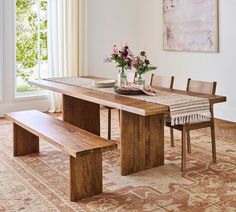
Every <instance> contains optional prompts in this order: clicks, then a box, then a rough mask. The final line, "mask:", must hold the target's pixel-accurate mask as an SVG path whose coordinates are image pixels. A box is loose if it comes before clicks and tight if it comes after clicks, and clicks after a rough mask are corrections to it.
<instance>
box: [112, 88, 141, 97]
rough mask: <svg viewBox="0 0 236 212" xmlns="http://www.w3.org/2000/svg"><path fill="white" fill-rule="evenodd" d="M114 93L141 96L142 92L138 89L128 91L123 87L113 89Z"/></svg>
mask: <svg viewBox="0 0 236 212" xmlns="http://www.w3.org/2000/svg"><path fill="white" fill-rule="evenodd" d="M114 91H115V92H116V93H118V94H120V95H140V94H143V91H142V90H140V89H138V88H137V89H130V90H129V89H128V88H124V87H115V88H114Z"/></svg>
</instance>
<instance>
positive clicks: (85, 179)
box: [69, 152, 102, 201]
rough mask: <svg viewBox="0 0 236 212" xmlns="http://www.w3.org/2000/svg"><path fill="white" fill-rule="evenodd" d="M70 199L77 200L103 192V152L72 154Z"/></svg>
mask: <svg viewBox="0 0 236 212" xmlns="http://www.w3.org/2000/svg"><path fill="white" fill-rule="evenodd" d="M69 167H70V171H69V172H70V180H69V181H70V182H69V188H70V191H69V192H70V200H71V201H77V200H80V199H82V198H86V197H91V196H93V195H96V194H100V193H102V153H101V152H93V153H92V154H87V155H83V156H82V157H80V158H79V159H78V158H74V157H72V156H70V166H69Z"/></svg>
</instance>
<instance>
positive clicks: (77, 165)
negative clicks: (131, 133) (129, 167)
mask: <svg viewBox="0 0 236 212" xmlns="http://www.w3.org/2000/svg"><path fill="white" fill-rule="evenodd" d="M5 116H6V118H8V119H10V120H11V121H12V122H13V136H14V137H13V152H14V156H23V155H27V154H31V153H35V152H39V137H40V138H41V139H43V140H44V141H47V142H49V143H50V144H52V145H54V146H56V147H58V148H59V149H61V150H63V151H64V152H65V153H67V154H69V155H70V157H69V161H70V166H69V167H70V170H69V172H70V184H69V185H70V199H71V201H76V200H78V199H82V198H85V197H89V196H93V195H95V194H99V193H101V192H102V152H104V151H109V150H113V149H115V148H117V144H116V143H115V142H114V141H110V140H107V139H104V138H102V137H99V136H97V135H95V134H92V133H90V132H87V131H85V130H82V129H80V128H78V127H75V126H73V125H71V124H69V123H66V122H64V121H61V120H58V119H55V118H53V117H51V116H49V115H47V114H45V113H42V112H39V111H37V110H30V111H19V112H12V113H7V114H6V115H5Z"/></svg>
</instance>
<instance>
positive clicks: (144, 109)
mask: <svg viewBox="0 0 236 212" xmlns="http://www.w3.org/2000/svg"><path fill="white" fill-rule="evenodd" d="M28 83H29V84H30V85H33V86H37V87H41V88H44V89H48V90H51V91H54V92H58V93H61V94H64V95H68V96H72V97H75V98H79V99H83V100H86V101H90V102H94V103H97V104H101V105H104V106H107V107H112V108H117V109H120V110H124V111H127V112H131V113H134V114H139V115H142V116H149V115H154V114H161V113H165V114H169V107H168V106H165V105H161V104H155V103H149V102H145V101H142V100H138V99H134V98H130V97H128V96H120V95H116V94H110V93H104V92H101V91H98V90H93V89H89V88H82V87H77V86H71V85H66V84H62V83H56V82H51V81H47V80H35V81H29V82H28ZM157 88H158V89H159V90H163V91H168V92H173V93H179V94H184V95H191V96H197V97H203V98H208V99H209V102H210V104H215V103H220V102H225V101H226V97H225V96H218V95H206V94H201V93H194V92H187V91H183V90H177V89H167V88H160V87H157Z"/></svg>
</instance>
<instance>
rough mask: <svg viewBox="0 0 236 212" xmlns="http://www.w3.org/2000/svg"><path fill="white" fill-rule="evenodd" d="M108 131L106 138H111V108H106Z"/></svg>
mask: <svg viewBox="0 0 236 212" xmlns="http://www.w3.org/2000/svg"><path fill="white" fill-rule="evenodd" d="M107 120H108V132H107V138H108V140H111V108H108V119H107Z"/></svg>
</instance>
